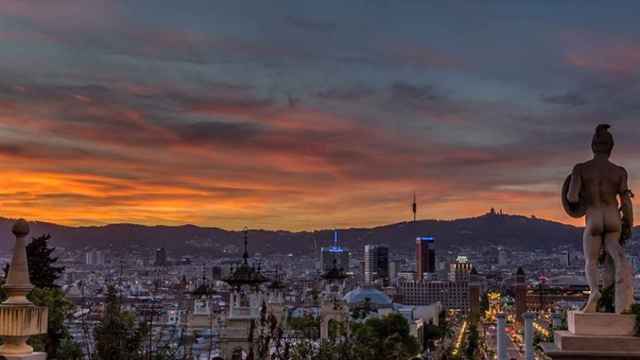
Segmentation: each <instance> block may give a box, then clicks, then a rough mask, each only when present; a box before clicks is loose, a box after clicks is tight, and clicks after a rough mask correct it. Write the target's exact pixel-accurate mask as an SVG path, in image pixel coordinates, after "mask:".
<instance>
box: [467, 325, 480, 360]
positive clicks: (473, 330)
mask: <svg viewBox="0 0 640 360" xmlns="http://www.w3.org/2000/svg"><path fill="white" fill-rule="evenodd" d="M479 337H480V335H479V334H478V324H477V322H475V321H472V322H471V324H470V326H469V335H468V336H467V347H466V349H465V355H466V356H467V359H474V356H475V354H476V351H477V350H478V339H479Z"/></svg>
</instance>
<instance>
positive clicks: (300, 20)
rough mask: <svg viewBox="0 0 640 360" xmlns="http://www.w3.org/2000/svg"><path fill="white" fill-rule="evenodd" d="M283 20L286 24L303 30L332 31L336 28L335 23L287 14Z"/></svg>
mask: <svg viewBox="0 0 640 360" xmlns="http://www.w3.org/2000/svg"><path fill="white" fill-rule="evenodd" d="M284 21H285V23H286V24H288V25H291V26H292V27H294V28H297V29H300V30H304V31H312V32H332V31H335V30H336V28H337V25H336V24H335V23H333V22H329V21H322V20H319V19H312V18H305V17H298V16H287V17H285V19H284Z"/></svg>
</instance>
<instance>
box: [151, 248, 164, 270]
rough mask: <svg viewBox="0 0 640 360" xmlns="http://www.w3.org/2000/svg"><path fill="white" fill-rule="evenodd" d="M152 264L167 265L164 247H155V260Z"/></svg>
mask: <svg viewBox="0 0 640 360" xmlns="http://www.w3.org/2000/svg"><path fill="white" fill-rule="evenodd" d="M153 265H154V266H167V250H166V249H165V248H159V249H156V261H155V262H154V263H153Z"/></svg>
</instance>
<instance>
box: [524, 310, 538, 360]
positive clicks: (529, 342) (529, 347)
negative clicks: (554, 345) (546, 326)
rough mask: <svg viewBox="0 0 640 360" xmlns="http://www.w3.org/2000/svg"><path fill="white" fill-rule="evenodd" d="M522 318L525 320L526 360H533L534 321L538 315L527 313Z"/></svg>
mask: <svg viewBox="0 0 640 360" xmlns="http://www.w3.org/2000/svg"><path fill="white" fill-rule="evenodd" d="M522 318H523V319H524V358H525V359H526V360H533V353H534V351H533V331H534V330H533V320H534V319H535V318H536V314H535V313H532V312H526V313H524V314H523V315H522Z"/></svg>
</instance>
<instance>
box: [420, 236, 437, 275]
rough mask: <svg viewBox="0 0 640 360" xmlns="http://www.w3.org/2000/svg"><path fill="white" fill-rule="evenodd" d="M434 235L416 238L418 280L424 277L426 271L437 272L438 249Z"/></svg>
mask: <svg viewBox="0 0 640 360" xmlns="http://www.w3.org/2000/svg"><path fill="white" fill-rule="evenodd" d="M433 241H434V239H433V237H432V236H419V237H417V238H416V280H417V281H420V280H422V279H424V273H434V272H436V251H435V249H434V248H433Z"/></svg>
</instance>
